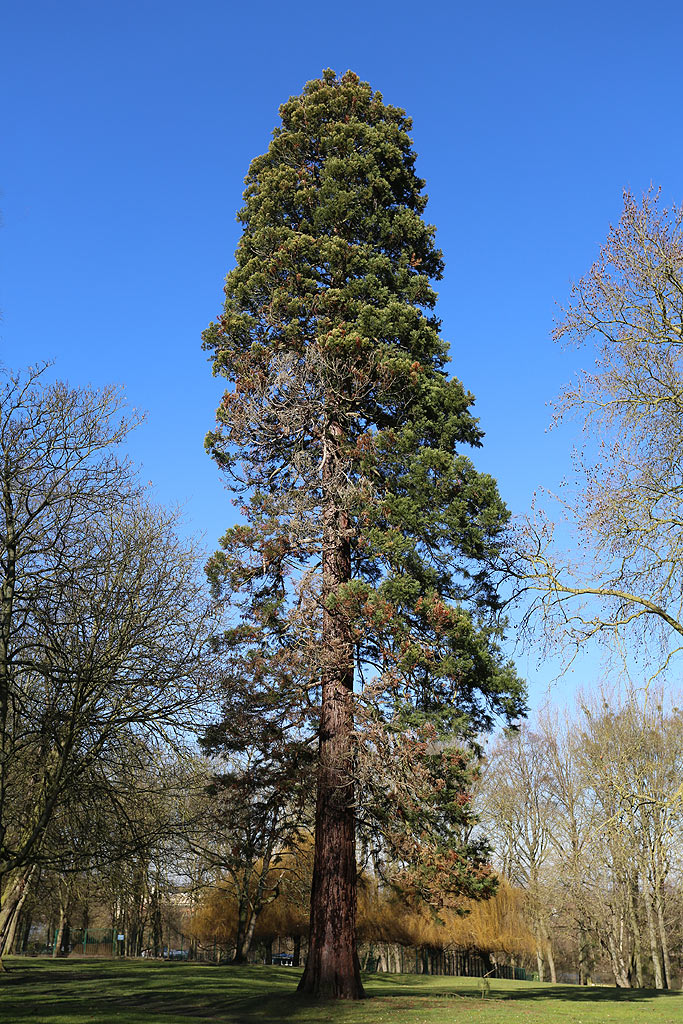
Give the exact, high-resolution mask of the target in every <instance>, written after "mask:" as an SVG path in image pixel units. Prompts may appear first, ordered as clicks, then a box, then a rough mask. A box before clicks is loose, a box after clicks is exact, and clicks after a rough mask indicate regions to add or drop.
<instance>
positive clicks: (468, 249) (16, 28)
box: [0, 0, 683, 701]
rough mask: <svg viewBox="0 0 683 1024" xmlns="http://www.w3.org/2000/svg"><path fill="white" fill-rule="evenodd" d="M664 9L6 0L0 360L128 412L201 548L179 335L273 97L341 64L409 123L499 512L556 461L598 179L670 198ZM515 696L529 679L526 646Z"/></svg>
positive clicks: (195, 394)
mask: <svg viewBox="0 0 683 1024" xmlns="http://www.w3.org/2000/svg"><path fill="white" fill-rule="evenodd" d="M682 37H683V7H681V6H680V5H679V4H678V3H675V2H670V3H662V2H659V0H654V2H650V3H648V4H643V3H633V2H628V0H626V2H624V0H622V2H614V0H607V2H599V0H593V2H591V3H588V2H586V0H578V2H574V3H571V4H559V3H553V2H552V0H545V2H536V0H534V2H530V0H519V2H517V3H514V4H513V3H510V2H509V0H493V2H489V3H480V4H478V5H475V4H472V3H462V2H459V0H453V2H450V3H431V4H414V3H406V2H404V0H396V2H393V3H389V2H372V0H365V2H358V0H349V2H347V3H344V4H329V5H328V4H322V3H320V4H318V3H312V2H310V0H304V2H299V3H296V4H284V3H276V2H273V0H262V2H261V3H259V4H248V3H240V4H237V3H232V2H228V0H194V2H192V3H190V2H189V0H186V2H179V0H165V2H160V0H116V2H114V3H105V2H104V0H80V2H79V0H21V2H20V3H14V4H10V5H7V6H6V9H5V11H4V16H3V26H2V37H1V42H0V46H1V60H0V64H1V65H2V75H3V77H4V79H5V81H4V84H3V96H4V97H5V110H4V117H3V137H4V138H3V142H4V144H3V159H2V168H1V171H0V188H1V189H2V196H1V198H0V205H1V206H2V210H3V219H4V228H3V230H2V232H1V233H0V241H1V242H2V252H3V256H2V260H3V267H2V278H1V291H0V307H1V308H2V311H3V320H2V323H1V324H0V358H2V359H3V360H4V362H6V363H7V364H9V365H10V366H12V367H18V366H21V365H26V364H28V363H36V362H37V361H39V360H43V359H55V360H56V370H55V373H56V374H58V375H59V376H60V377H63V378H66V379H68V380H69V381H70V382H71V383H73V384H82V383H92V384H94V385H96V386H97V385H101V384H104V383H106V382H114V381H115V382H121V383H123V384H125V386H126V389H127V393H128V398H129V401H130V403H131V404H132V405H135V406H137V407H142V408H144V409H146V410H148V419H147V422H146V424H145V425H144V426H143V427H142V428H141V429H140V430H139V431H138V432H137V434H136V435H135V436H134V437H133V438H132V440H131V444H130V450H131V454H132V456H133V457H134V458H135V459H136V460H137V461H138V462H140V463H142V465H143V474H144V477H145V478H146V479H151V480H152V481H153V482H154V485H155V490H156V495H157V497H158V498H159V500H161V501H163V502H166V503H175V502H181V503H185V505H186V512H187V518H188V523H189V527H190V528H191V529H192V530H193V531H195V532H198V533H202V534H204V535H205V543H206V546H207V547H208V548H212V547H214V546H215V543H216V540H217V538H218V536H219V535H220V533H221V532H222V531H223V529H224V528H225V526H226V525H227V523H228V522H229V521H230V519H231V516H232V507H231V505H230V502H229V496H228V495H227V494H226V492H225V490H224V489H223V486H222V483H221V481H220V479H219V476H218V473H217V471H216V469H215V468H214V466H213V465H212V463H211V462H210V460H209V459H208V458H207V457H206V456H205V455H204V452H203V444H202V442H203V437H204V434H205V432H206V430H207V429H208V428H209V427H210V426H211V424H212V419H213V410H214V408H215V406H216V404H217V400H218V396H219V394H220V392H221V385H220V382H218V381H215V380H213V379H212V378H211V374H210V370H209V366H208V364H207V362H206V357H205V355H204V353H202V351H201V349H200V337H199V336H200V332H201V330H202V329H203V327H204V326H205V325H206V324H207V323H208V321H209V320H210V319H211V318H212V317H214V316H215V314H216V312H217V311H218V309H219V306H220V301H221V295H222V292H221V288H222V279H223V277H224V275H225V273H226V271H227V270H228V269H229V267H230V266H231V262H232V254H233V251H234V249H235V246H236V243H237V238H238V225H237V224H236V222H235V211H236V209H237V208H238V206H239V205H240V199H241V192H242V187H243V177H244V175H245V173H246V170H247V167H248V164H249V161H250V160H251V159H252V157H254V156H255V155H256V154H258V153H260V152H262V151H263V150H264V149H265V148H266V147H267V145H268V141H269V137H270V132H271V130H272V128H273V127H274V125H275V124H276V122H277V108H278V105H279V104H280V103H281V102H282V101H283V100H285V99H286V98H287V97H288V96H289V95H291V94H295V93H299V92H300V91H301V88H302V86H303V84H304V83H305V82H306V81H307V80H308V79H311V78H314V77H317V76H318V75H319V74H320V71H321V70H322V68H324V67H332V68H334V69H335V70H337V71H338V72H343V71H345V70H346V69H347V68H351V69H353V70H354V71H356V72H357V73H358V74H359V75H360V76H361V77H362V78H363V79H366V80H368V81H369V82H370V83H371V84H372V85H373V87H375V88H377V89H379V90H381V91H382V93H383V94H384V97H385V99H386V100H387V101H388V102H391V103H394V104H397V105H399V106H402V107H404V108H405V109H406V110H407V111H408V113H409V114H410V115H411V116H412V117H413V119H414V140H415V146H416V149H417V152H418V154H419V160H418V170H419V173H420V174H421V175H422V176H423V177H424V178H426V180H427V191H428V193H429V195H430V203H429V206H428V208H427V215H428V218H429V219H430V220H431V222H432V223H434V224H436V225H437V229H438V241H439V244H440V246H441V248H442V249H443V251H444V254H445V258H446V276H445V279H444V280H443V282H441V285H440V304H439V312H440V315H441V317H442V318H443V330H444V335H445V337H446V338H448V339H449V340H450V341H451V344H452V356H453V371H454V373H455V374H456V375H457V376H459V377H460V378H461V380H462V381H463V382H464V384H465V385H466V386H467V387H468V388H469V389H470V390H471V391H473V393H474V394H475V395H476V398H477V405H476V408H477V410H478V414H479V416H480V418H481V421H482V424H483V426H484V429H485V430H486V433H487V439H486V442H485V447H484V448H483V449H482V451H481V452H480V453H479V455H478V456H477V457H476V462H477V465H478V466H479V467H480V468H482V469H486V470H488V471H490V472H491V473H493V474H494V475H495V476H496V477H497V478H498V481H499V484H500V489H501V492H502V494H503V497H504V498H505V500H506V501H507V503H508V505H509V506H510V508H511V509H512V510H513V512H515V513H522V512H524V511H525V510H526V509H527V508H528V506H529V504H530V501H531V497H532V494H533V492H534V490H535V489H536V488H537V487H539V486H541V485H545V486H549V487H553V486H556V485H557V482H558V480H559V479H560V478H561V476H562V475H563V474H564V473H565V472H566V471H567V469H568V466H569V462H568V451H569V447H570V445H571V441H572V436H571V429H569V430H568V431H564V430H563V431H560V432H554V433H553V434H552V435H548V434H547V433H546V427H547V425H548V420H549V411H548V408H547V406H546V403H547V401H548V400H549V399H551V398H552V397H553V396H554V395H555V394H556V393H557V391H558V390H559V388H560V386H561V385H562V383H563V382H565V381H566V380H567V379H568V378H569V377H570V376H571V374H572V371H573V370H574V369H575V368H577V367H578V366H579V365H580V364H581V362H582V361H585V360H586V358H587V357H588V356H587V354H586V353H577V352H561V351H560V350H559V349H557V347H556V346H554V345H553V343H552V342H551V341H550V338H549V332H550V330H551V328H552V322H553V315H554V303H555V301H562V300H563V299H564V298H565V297H566V295H567V291H568V285H569V282H570V279H571V278H572V277H578V276H580V275H581V274H582V273H583V272H584V271H585V270H586V269H587V268H588V266H589V265H590V263H591V262H592V259H593V258H594V256H595V254H596V250H597V246H598V245H599V243H600V241H601V240H602V239H603V238H604V236H605V233H606V231H607V228H608V224H609V222H610V220H616V219H617V218H618V216H619V212H620V208H621V193H622V189H623V188H624V187H625V186H629V187H630V188H631V189H632V190H634V191H635V192H636V193H638V192H640V191H642V190H644V189H646V188H647V187H648V185H649V184H650V182H651V181H652V182H654V183H655V184H656V185H659V186H661V188H662V191H663V197H664V200H665V202H666V203H667V204H668V203H670V202H671V201H673V200H676V201H679V200H681V199H683V175H682V170H683V167H682V163H683V161H682V157H683V136H682V133H681V124H680V122H681V98H682V96H683V71H682V65H681V60H680V41H681V38H682ZM520 668H521V669H522V671H524V672H528V673H529V675H530V680H531V683H532V696H533V698H534V700H535V701H538V700H540V699H541V695H542V693H543V688H544V686H545V685H546V683H547V681H548V679H549V678H550V676H551V675H552V672H551V669H550V667H549V666H548V665H543V664H542V665H540V666H538V665H537V663H536V658H535V656H534V654H533V652H532V654H531V655H530V656H526V657H523V658H522V659H521V661H520Z"/></svg>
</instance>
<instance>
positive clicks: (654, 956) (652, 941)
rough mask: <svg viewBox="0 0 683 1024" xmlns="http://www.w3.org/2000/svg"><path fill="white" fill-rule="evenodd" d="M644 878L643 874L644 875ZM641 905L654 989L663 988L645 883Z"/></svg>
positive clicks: (650, 906)
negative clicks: (643, 907) (643, 908)
mask: <svg viewBox="0 0 683 1024" xmlns="http://www.w3.org/2000/svg"><path fill="white" fill-rule="evenodd" d="M644 877H646V876H645V874H644ZM643 903H644V904H645V917H646V918H647V930H648V935H649V936H650V955H651V957H652V969H653V970H654V972H655V988H657V989H663V988H664V978H663V976H662V961H661V959H660V956H659V944H658V942H657V932H656V930H655V918H654V913H653V909H652V896H651V894H650V892H649V891H648V888H647V883H645V884H643Z"/></svg>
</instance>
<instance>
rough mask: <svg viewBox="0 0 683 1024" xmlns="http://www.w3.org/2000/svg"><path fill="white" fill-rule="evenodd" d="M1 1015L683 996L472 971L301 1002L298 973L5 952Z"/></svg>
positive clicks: (376, 982) (439, 1012) (617, 1019)
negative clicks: (484, 977)
mask: <svg viewBox="0 0 683 1024" xmlns="http://www.w3.org/2000/svg"><path fill="white" fill-rule="evenodd" d="M6 964H7V967H8V973H7V974H6V975H3V976H0V1020H1V1021H2V1022H3V1024H110V1022H116V1024H151V1022H153V1021H154V1022H158V1024H209V1022H211V1024H217V1022H221V1024H243V1022H244V1024H250V1022H254V1024H265V1022H275V1021H278V1022H279V1021H282V1022H283V1024H288V1022H291V1024H298V1022H302V1024H303V1022H306V1024H314V1022H315V1024H322V1022H326V1021H339V1022H340V1024H355V1022H358V1024H370V1022H372V1024H389V1022H392V1021H395V1020H396V1021H399V1022H400V1024H402V1022H405V1024H465V1022H467V1024H469V1022H471V1021H476V1022H481V1024H503V1022H505V1024H516V1022H520V1024H522V1022H524V1024H547V1022H549V1021H551V1022H552V1021H559V1022H572V1024H642V1022H644V1021H647V1022H652V1024H681V1021H683V996H681V995H680V994H679V993H660V994H657V993H655V992H651V991H640V992H635V991H634V992H625V991H623V990H617V989H614V988H606V987H605V988H602V987H595V988H579V987H576V986H569V985H558V986H551V985H539V984H533V983H529V982H521V981H518V982H515V981H495V980H493V981H491V982H490V984H488V985H482V982H480V981H479V979H477V978H444V977H424V976H416V975H410V974H403V975H371V976H369V977H367V978H366V979H365V985H366V989H367V992H368V996H369V998H368V999H367V1000H365V1001H363V1002H360V1003H319V1002H311V1001H302V1000H301V999H300V998H299V997H297V996H296V995H295V994H294V990H295V988H296V982H297V980H298V977H299V972H298V971H294V970H292V969H287V968H278V967H243V968H235V967H212V966H208V965H201V964H163V963H154V962H152V963H142V962H128V961H111V960H109V961H103V960H94V961H93V960H68V961H51V960H25V959H19V958H17V959H12V958H10V959H8V960H7V961H6Z"/></svg>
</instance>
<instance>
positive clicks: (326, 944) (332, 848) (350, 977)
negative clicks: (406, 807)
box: [299, 425, 365, 999]
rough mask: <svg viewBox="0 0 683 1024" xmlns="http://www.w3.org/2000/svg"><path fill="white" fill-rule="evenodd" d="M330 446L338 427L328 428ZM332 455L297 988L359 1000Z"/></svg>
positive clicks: (327, 467) (344, 549)
mask: <svg viewBox="0 0 683 1024" xmlns="http://www.w3.org/2000/svg"><path fill="white" fill-rule="evenodd" d="M330 433H331V435H332V438H333V439H334V440H333V447H334V445H336V444H337V443H338V437H339V434H340V433H341V431H340V429H339V428H338V427H336V429H335V426H334V425H333V427H332V428H331V431H330ZM335 473H336V457H335V455H334V453H333V452H327V454H326V457H325V460H324V465H323V494H324V495H327V507H326V508H325V510H324V512H323V553H322V574H323V595H322V596H323V605H324V607H323V648H324V656H325V658H326V663H325V665H324V668H323V678H322V707H321V715H320V736H319V755H318V756H319V761H318V794H317V802H316V816H315V859H314V866H313V886H312V890H311V925H310V948H309V953H308V960H307V962H306V968H305V970H304V973H303V975H302V978H301V981H300V982H299V991H300V992H302V993H306V994H309V995H315V996H318V997H321V998H328V999H362V998H363V997H364V995H365V993H364V991H363V985H362V983H361V979H360V963H359V961H358V954H357V951H356V821H355V809H354V785H353V776H352V768H353V746H352V740H353V707H352V693H353V679H354V660H353V641H352V638H351V634H350V630H349V627H348V624H347V622H346V620H345V617H344V614H343V612H339V611H337V610H336V609H334V608H330V607H329V604H330V601H331V600H332V599H333V598H334V597H335V596H336V594H337V592H338V589H339V587H340V585H343V584H344V583H347V582H348V581H349V580H350V579H351V546H350V543H349V535H348V531H349V522H348V516H347V515H346V513H345V512H343V511H341V510H340V509H338V508H336V507H335V505H334V502H333V501H332V500H330V497H329V495H330V490H331V489H332V488H333V486H334V483H335Z"/></svg>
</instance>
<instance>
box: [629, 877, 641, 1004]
mask: <svg viewBox="0 0 683 1024" xmlns="http://www.w3.org/2000/svg"><path fill="white" fill-rule="evenodd" d="M637 884H638V883H637V881H634V882H633V883H632V884H629V886H628V917H629V924H630V925H631V935H632V937H633V960H634V964H635V969H636V985H637V986H638V988H644V986H645V982H644V979H643V958H642V955H641V944H642V943H641V937H640V925H639V924H638V917H637V915H636V908H635V900H634V897H633V889H634V886H635V885H637Z"/></svg>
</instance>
